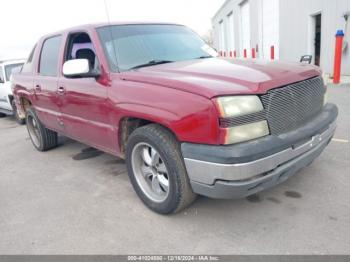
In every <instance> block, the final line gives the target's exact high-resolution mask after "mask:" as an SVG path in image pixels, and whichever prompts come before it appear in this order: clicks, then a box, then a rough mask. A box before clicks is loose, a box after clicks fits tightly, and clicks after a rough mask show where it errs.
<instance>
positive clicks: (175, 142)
mask: <svg viewBox="0 0 350 262" xmlns="http://www.w3.org/2000/svg"><path fill="white" fill-rule="evenodd" d="M13 89H14V94H15V98H16V103H17V108H18V115H19V116H21V117H23V118H24V117H25V118H26V123H27V129H28V132H29V135H30V138H31V140H32V142H33V145H34V147H35V148H36V149H37V150H39V151H46V150H49V149H52V148H54V147H56V146H57V134H62V135H64V136H67V137H70V138H72V139H75V140H78V141H80V142H82V143H85V144H88V145H90V146H92V147H95V148H98V149H100V150H102V151H104V152H107V153H110V154H113V155H115V156H117V157H120V158H124V159H125V160H126V164H127V169H128V174H129V177H130V180H131V183H132V185H133V187H134V189H135V191H136V193H137V194H138V196H139V197H140V198H141V200H142V201H143V202H144V203H145V204H146V205H147V206H148V207H149V208H151V209H152V210H154V211H156V212H158V213H163V214H168V213H174V212H177V211H179V210H181V209H183V208H184V207H186V206H188V205H189V204H190V203H192V202H193V200H194V199H195V197H196V195H198V194H199V195H204V196H208V197H212V198H241V197H245V196H248V195H251V194H255V193H257V192H260V191H262V190H264V189H267V188H270V187H272V186H274V185H277V184H279V183H281V182H283V181H285V180H286V179H288V178H289V177H291V176H292V175H294V174H295V173H297V171H299V170H300V169H301V168H304V167H306V166H307V165H309V164H310V163H311V162H312V161H313V160H314V159H315V158H316V157H317V156H318V155H319V154H320V153H321V152H322V151H323V149H324V148H325V147H326V146H327V144H328V143H329V141H330V140H331V138H332V136H333V134H334V131H335V128H336V124H335V121H336V118H337V115H338V109H337V107H336V106H335V105H334V104H330V103H327V100H326V91H327V90H326V87H325V85H324V82H323V79H322V77H321V72H320V70H319V69H318V68H317V67H314V66H310V65H305V64H292V63H282V62H270V61H261V60H235V61H226V60H224V59H220V58H217V57H216V52H215V51H214V50H213V49H211V48H210V47H209V46H208V45H206V44H205V42H203V41H202V40H201V39H200V37H198V36H197V35H196V34H195V33H194V32H192V31H191V30H189V29H188V28H186V27H185V26H182V25H177V24H162V23H144V24H142V23H120V24H98V25H88V26H81V27H77V28H73V29H69V30H65V31H62V32H58V33H54V34H52V35H48V36H45V37H43V38H41V39H40V40H39V42H38V43H37V44H36V46H35V48H34V49H33V51H32V53H31V54H30V57H29V59H28V61H27V62H26V63H25V65H24V66H23V69H22V72H21V73H19V74H17V75H15V76H14V77H13Z"/></svg>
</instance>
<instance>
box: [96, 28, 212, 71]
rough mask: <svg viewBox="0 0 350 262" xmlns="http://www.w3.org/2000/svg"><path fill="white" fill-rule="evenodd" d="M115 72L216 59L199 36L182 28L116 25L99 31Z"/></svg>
mask: <svg viewBox="0 0 350 262" xmlns="http://www.w3.org/2000/svg"><path fill="white" fill-rule="evenodd" d="M97 31H98V34H99V36H100V39H101V42H102V45H103V48H104V51H105V53H106V56H107V58H108V62H109V65H110V68H111V70H112V71H114V72H117V71H118V69H119V71H126V70H130V69H133V68H137V67H142V66H147V65H148V66H151V65H155V64H158V63H157V61H159V62H160V63H162V62H176V61H183V60H190V59H197V58H206V57H211V56H217V53H216V51H215V50H214V49H212V48H211V47H209V46H208V45H207V44H206V43H205V42H204V41H203V40H202V39H201V38H200V37H199V36H198V35H197V34H195V33H194V32H193V31H191V30H190V29H188V28H186V27H185V26H179V25H116V26H106V27H101V28H98V29H97Z"/></svg>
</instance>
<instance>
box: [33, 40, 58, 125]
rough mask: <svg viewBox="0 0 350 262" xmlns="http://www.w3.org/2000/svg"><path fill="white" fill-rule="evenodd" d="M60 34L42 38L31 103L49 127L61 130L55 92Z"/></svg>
mask: <svg viewBox="0 0 350 262" xmlns="http://www.w3.org/2000/svg"><path fill="white" fill-rule="evenodd" d="M61 45H62V36H61V35H57V36H53V37H50V38H47V39H46V40H44V42H43V44H42V46H41V52H40V57H39V65H38V69H37V73H36V74H35V75H34V96H33V97H34V98H33V101H32V102H33V104H34V107H35V110H36V113H37V114H38V116H39V119H40V120H41V121H42V122H43V123H44V124H45V126H47V127H48V128H50V129H53V130H56V131H61V130H63V125H62V121H61V118H60V116H61V113H60V109H59V105H58V103H59V102H60V101H59V99H58V94H57V85H58V68H59V60H60V54H61Z"/></svg>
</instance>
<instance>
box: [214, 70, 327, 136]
mask: <svg viewBox="0 0 350 262" xmlns="http://www.w3.org/2000/svg"><path fill="white" fill-rule="evenodd" d="M324 93H325V88H324V84H323V80H322V77H315V78H311V79H308V80H305V81H302V82H298V83H295V84H291V85H288V86H284V87H281V88H276V89H272V90H270V91H269V92H268V93H267V94H266V95H262V96H260V98H261V101H262V103H263V106H264V111H262V112H258V113H253V114H249V115H245V116H240V117H233V118H221V119H220V121H219V122H220V126H221V127H232V126H237V125H244V124H248V123H252V122H257V121H261V120H265V119H266V120H267V121H268V123H269V127H270V132H271V134H272V135H279V134H282V133H285V132H288V131H292V130H294V129H297V128H298V127H300V126H302V125H303V124H305V123H307V122H308V121H310V120H311V119H312V118H314V117H316V116H317V115H318V114H319V113H320V112H321V111H322V107H323V99H324Z"/></svg>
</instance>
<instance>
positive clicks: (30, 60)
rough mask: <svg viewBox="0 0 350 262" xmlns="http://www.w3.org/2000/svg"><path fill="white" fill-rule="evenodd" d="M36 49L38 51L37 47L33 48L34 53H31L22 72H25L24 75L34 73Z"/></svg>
mask: <svg viewBox="0 0 350 262" xmlns="http://www.w3.org/2000/svg"><path fill="white" fill-rule="evenodd" d="M35 49H36V45H35V46H34V47H33V49H32V51H31V52H30V54H29V57H28V59H27V61H26V62H25V64H24V65H23V67H22V70H21V72H24V73H29V72H33V57H34V52H35Z"/></svg>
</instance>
